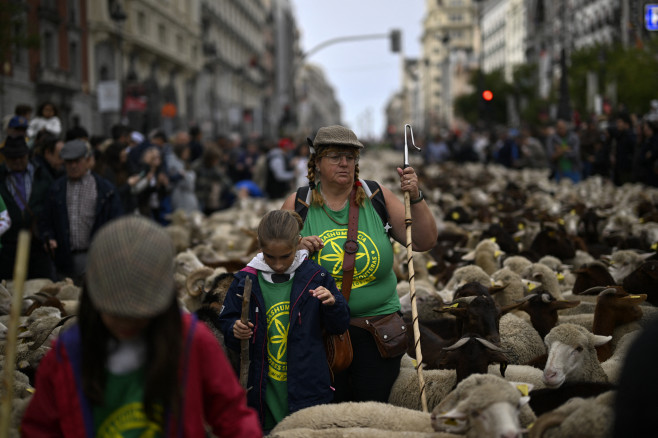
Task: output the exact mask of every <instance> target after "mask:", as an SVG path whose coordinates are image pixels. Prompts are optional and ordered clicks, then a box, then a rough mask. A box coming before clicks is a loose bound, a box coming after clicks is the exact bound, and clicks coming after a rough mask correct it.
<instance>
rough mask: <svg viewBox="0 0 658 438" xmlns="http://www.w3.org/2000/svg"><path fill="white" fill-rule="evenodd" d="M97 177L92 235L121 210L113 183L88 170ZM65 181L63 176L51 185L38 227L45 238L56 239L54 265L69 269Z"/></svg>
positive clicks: (69, 252)
mask: <svg viewBox="0 0 658 438" xmlns="http://www.w3.org/2000/svg"><path fill="white" fill-rule="evenodd" d="M91 175H92V176H93V177H94V179H95V180H96V192H97V194H98V196H97V199H96V218H95V220H94V226H93V227H92V229H91V236H92V237H93V235H94V234H95V233H96V231H98V229H99V228H100V227H101V226H103V225H104V224H106V223H107V222H109V221H110V220H112V219H114V218H117V217H119V216H121V215H122V214H123V207H122V206H121V199H120V198H119V193H118V191H117V189H116V187H114V185H113V184H112V183H111V182H109V181H108V180H106V179H105V178H103V177H101V176H99V175H97V174H95V173H93V172H92V173H91ZM66 181H67V177H66V176H63V177H61V178H59V179H57V180H56V181H55V182H54V183H53V185H52V186H51V187H50V192H49V196H48V200H47V202H46V208H45V209H44V212H43V214H42V215H41V221H40V230H41V236H42V238H43V241H44V242H47V241H48V240H49V239H55V240H56V241H57V249H56V250H55V265H56V266H57V269H59V270H61V271H63V272H70V271H71V269H72V268H73V257H72V253H71V235H70V231H69V215H68V209H67V208H66Z"/></svg>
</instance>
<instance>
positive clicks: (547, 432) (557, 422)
mask: <svg viewBox="0 0 658 438" xmlns="http://www.w3.org/2000/svg"><path fill="white" fill-rule="evenodd" d="M614 398H615V391H608V392H604V393H603V394H601V395H599V396H597V397H595V398H586V399H585V398H580V397H575V398H572V399H571V400H569V401H568V402H566V403H565V404H563V405H562V406H560V407H559V408H557V409H554V410H552V411H550V412H547V413H545V414H544V415H542V416H540V417H539V418H537V421H536V422H535V424H534V425H533V426H532V428H531V429H530V438H609V437H611V436H612V427H613V421H614V417H615V412H614Z"/></svg>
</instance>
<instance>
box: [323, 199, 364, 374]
mask: <svg viewBox="0 0 658 438" xmlns="http://www.w3.org/2000/svg"><path fill="white" fill-rule="evenodd" d="M355 198H356V188H354V189H352V193H351V194H350V209H349V220H348V222H347V240H346V241H345V245H344V246H343V249H344V251H345V252H344V254H343V284H342V286H341V288H340V291H341V293H342V294H343V296H344V297H345V300H346V301H347V302H349V300H350V292H351V290H352V278H353V277H354V259H355V258H356V252H357V251H358V249H359V243H358V241H357V234H358V228H359V206H358V205H356V200H355ZM323 337H324V348H325V352H326V353H327V362H328V363H329V371H330V372H331V380H332V381H333V380H334V375H335V374H336V373H339V372H341V371H344V370H346V369H347V368H348V367H349V366H350V364H351V363H352V358H353V351H352V340H351V339H350V332H349V330H346V331H345V333H341V334H339V335H331V334H328V333H324V336H323Z"/></svg>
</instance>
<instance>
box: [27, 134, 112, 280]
mask: <svg viewBox="0 0 658 438" xmlns="http://www.w3.org/2000/svg"><path fill="white" fill-rule="evenodd" d="M61 157H62V159H63V160H64V162H65V167H66V176H63V177H61V178H59V179H58V180H56V181H55V182H54V184H53V185H52V187H51V188H50V192H49V196H48V200H47V204H46V208H45V209H44V214H43V215H42V217H41V227H40V228H41V232H42V237H43V241H44V242H45V244H46V249H47V250H48V251H50V252H51V253H52V254H53V255H54V259H55V266H56V268H57V275H58V277H59V278H60V279H62V278H65V277H70V278H71V279H73V281H74V282H75V283H76V284H81V283H82V280H83V278H84V273H85V269H86V264H87V249H88V248H89V243H90V241H91V238H92V237H93V235H94V234H95V233H96V231H97V230H98V229H99V228H100V227H101V226H102V225H103V224H105V223H107V222H109V221H110V220H112V219H114V218H117V217H119V216H121V215H122V214H123V208H122V206H121V199H120V198H119V193H118V191H117V189H116V187H115V186H114V185H113V184H112V183H111V182H109V181H108V180H106V179H105V178H103V177H101V176H99V175H98V174H96V173H93V172H92V171H91V170H90V167H89V166H90V157H91V147H90V146H89V144H88V143H87V142H85V141H84V140H72V141H69V142H66V143H65V144H64V147H63V148H62V152H61Z"/></svg>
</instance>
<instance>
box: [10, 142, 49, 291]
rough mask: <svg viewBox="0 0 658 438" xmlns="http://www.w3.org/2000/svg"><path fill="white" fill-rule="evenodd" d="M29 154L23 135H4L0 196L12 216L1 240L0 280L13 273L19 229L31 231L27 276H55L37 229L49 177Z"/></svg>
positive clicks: (46, 194)
mask: <svg viewBox="0 0 658 438" xmlns="http://www.w3.org/2000/svg"><path fill="white" fill-rule="evenodd" d="M29 153H30V150H29V148H28V147H27V143H26V141H25V137H23V136H19V137H7V139H6V140H5V147H4V148H2V154H3V156H4V158H5V163H4V164H2V165H0V196H2V199H3V200H4V201H5V204H6V206H7V211H8V213H9V217H10V219H11V227H10V228H9V230H7V232H5V233H4V234H3V235H2V239H1V240H0V242H1V244H2V248H1V249H0V279H3V280H11V279H12V278H13V276H14V264H15V262H16V249H17V246H18V234H19V231H20V230H21V229H27V230H30V231H31V233H32V239H31V241H30V255H29V262H28V271H27V278H51V279H52V278H53V277H54V269H53V265H52V262H51V260H50V257H49V256H48V254H47V253H46V251H45V250H44V246H43V242H42V240H41V239H40V236H39V230H38V228H37V224H38V221H39V218H40V217H42V216H43V209H44V206H45V204H46V199H47V196H48V188H49V186H50V185H51V183H52V178H51V176H50V174H49V173H48V172H47V171H46V170H45V169H44V168H43V167H41V166H40V165H39V164H37V163H33V162H31V161H30V160H29V158H28V155H29Z"/></svg>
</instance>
